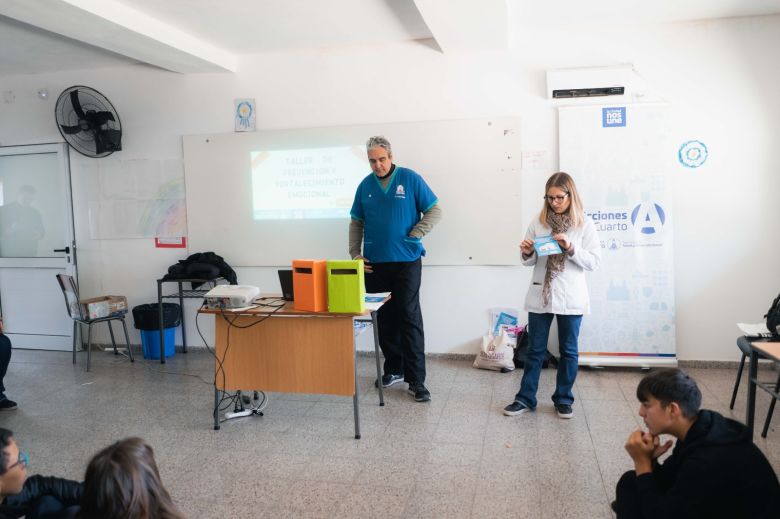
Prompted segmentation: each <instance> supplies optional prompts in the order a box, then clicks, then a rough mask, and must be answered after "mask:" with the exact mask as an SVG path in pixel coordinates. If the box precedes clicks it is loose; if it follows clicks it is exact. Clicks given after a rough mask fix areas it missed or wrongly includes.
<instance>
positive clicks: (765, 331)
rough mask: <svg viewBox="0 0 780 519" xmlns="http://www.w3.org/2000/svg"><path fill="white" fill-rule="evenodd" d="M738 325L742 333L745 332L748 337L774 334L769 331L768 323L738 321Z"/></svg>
mask: <svg viewBox="0 0 780 519" xmlns="http://www.w3.org/2000/svg"><path fill="white" fill-rule="evenodd" d="M737 327H738V328H739V329H740V331H741V332H742V333H744V334H745V335H746V336H748V337H771V336H772V334H771V333H769V328H767V327H766V323H756V324H747V323H737Z"/></svg>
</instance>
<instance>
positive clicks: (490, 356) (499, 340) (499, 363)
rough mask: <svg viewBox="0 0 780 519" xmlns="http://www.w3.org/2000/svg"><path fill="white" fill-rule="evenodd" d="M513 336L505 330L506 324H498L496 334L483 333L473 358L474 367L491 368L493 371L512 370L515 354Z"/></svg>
mask: <svg viewBox="0 0 780 519" xmlns="http://www.w3.org/2000/svg"><path fill="white" fill-rule="evenodd" d="M514 341H515V338H514V337H512V335H511V334H510V333H509V331H508V330H507V327H506V326H500V327H499V332H498V335H491V334H488V335H485V336H484V337H482V346H481V347H480V349H479V353H477V357H476V358H475V359H474V367H475V368H479V369H492V370H495V371H501V370H504V371H512V370H513V369H515V364H514V361H513V360H512V359H513V357H514V354H515V349H514V346H515V342H514Z"/></svg>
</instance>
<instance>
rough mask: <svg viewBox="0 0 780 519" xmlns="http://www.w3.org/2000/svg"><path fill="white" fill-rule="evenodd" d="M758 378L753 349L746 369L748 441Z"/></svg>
mask: <svg viewBox="0 0 780 519" xmlns="http://www.w3.org/2000/svg"><path fill="white" fill-rule="evenodd" d="M757 376H758V354H757V353H756V350H754V349H753V348H751V349H750V368H749V369H748V392H747V419H746V420H745V422H746V423H745V425H747V428H748V430H749V431H750V439H751V441H752V440H753V421H754V420H755V416H756V377H757Z"/></svg>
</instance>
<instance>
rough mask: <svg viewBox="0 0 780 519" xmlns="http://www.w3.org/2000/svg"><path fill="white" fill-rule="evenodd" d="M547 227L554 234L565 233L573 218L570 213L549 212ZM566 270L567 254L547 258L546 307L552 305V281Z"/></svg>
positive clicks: (545, 280)
mask: <svg viewBox="0 0 780 519" xmlns="http://www.w3.org/2000/svg"><path fill="white" fill-rule="evenodd" d="M547 225H549V226H550V227H551V228H552V233H553V234H559V233H565V232H566V231H568V230H569V227H571V217H570V216H569V214H568V212H567V213H564V214H558V213H556V212H554V211H547ZM564 268H566V253H565V252H564V253H563V254H552V255H550V256H547V272H545V274H544V287H542V298H543V301H544V306H547V305H548V304H549V303H550V284H551V283H552V280H553V279H555V278H556V277H558V274H560V273H561V272H563V269H564Z"/></svg>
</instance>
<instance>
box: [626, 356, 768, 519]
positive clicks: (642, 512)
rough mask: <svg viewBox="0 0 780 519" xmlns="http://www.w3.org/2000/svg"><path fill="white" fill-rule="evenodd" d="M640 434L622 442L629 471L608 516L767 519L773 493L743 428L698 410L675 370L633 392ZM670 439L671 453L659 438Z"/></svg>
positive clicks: (694, 391) (696, 398) (689, 386)
mask: <svg viewBox="0 0 780 519" xmlns="http://www.w3.org/2000/svg"><path fill="white" fill-rule="evenodd" d="M636 396H637V399H639V401H640V402H641V405H640V406H639V416H641V417H642V419H643V420H644V422H645V425H646V426H647V432H644V431H642V430H641V429H637V430H636V431H634V432H633V433H631V435H630V436H629V437H628V441H627V442H626V446H625V447H626V451H628V454H629V456H631V459H633V461H634V470H631V471H629V472H626V473H625V474H623V476H622V477H621V478H620V481H618V484H617V491H616V494H617V499H616V500H615V502H613V503H612V509H613V510H614V511H615V512H616V513H617V517H618V519H628V518H664V519H671V518H676V517H679V518H686V519H695V518H697V517H701V518H707V519H715V518H724V519H725V518H729V519H733V518H737V517H738V518H740V519H750V518H767V519H768V518H775V517H777V516H778V514H780V485H778V481H777V476H776V475H775V472H774V470H773V469H772V466H771V465H770V464H769V462H768V461H767V459H766V457H765V456H764V455H763V454H762V452H761V451H760V450H759V449H758V447H756V446H755V444H753V439H752V438H751V436H750V433H749V431H748V429H747V427H745V426H744V425H743V424H741V423H739V422H737V421H734V420H731V419H728V418H724V417H723V416H721V415H720V414H718V413H716V412H715V411H709V410H706V409H701V410H700V409H699V406H700V405H701V392H700V391H699V388H698V386H697V385H696V382H695V381H694V380H693V379H692V378H691V377H689V376H688V375H687V374H686V373H685V372H683V371H681V370H679V369H667V370H661V371H657V372H655V373H652V374H650V375H648V376H646V377H645V378H643V379H642V381H641V382H640V383H639V386H638V387H637V390H636ZM662 434H668V435H671V436H673V437H675V438H676V439H677V444H676V445H675V446H674V450H673V451H672V455H671V456H669V458H668V459H666V461H664V463H663V464H660V463H659V462H658V457H659V456H661V455H663V454H664V453H666V452H667V451H668V450H669V449H670V448H671V447H672V444H673V442H672V440H669V441H667V442H665V443H663V444H661V441H660V436H661V435H662Z"/></svg>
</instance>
